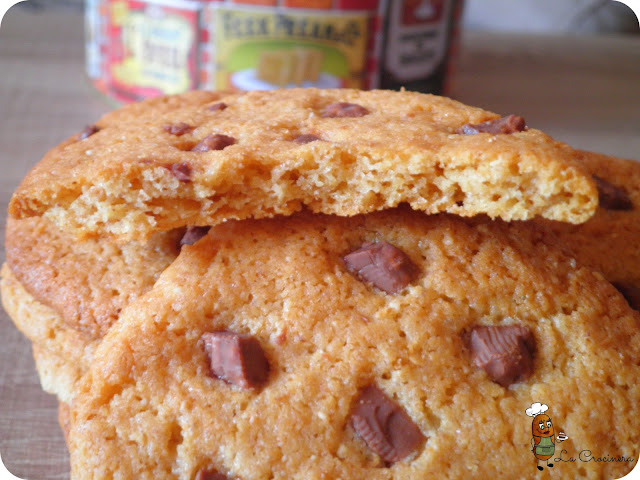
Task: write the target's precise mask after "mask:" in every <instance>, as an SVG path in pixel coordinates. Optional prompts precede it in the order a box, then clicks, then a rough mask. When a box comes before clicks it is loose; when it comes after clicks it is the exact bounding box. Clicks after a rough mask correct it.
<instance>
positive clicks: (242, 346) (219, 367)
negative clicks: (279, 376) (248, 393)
mask: <svg viewBox="0 0 640 480" xmlns="http://www.w3.org/2000/svg"><path fill="white" fill-rule="evenodd" d="M202 338H203V340H204V348H205V351H206V352H207V355H208V356H209V361H210V366H211V373H212V374H213V375H214V376H216V377H218V378H220V379H222V380H224V381H225V382H227V383H231V384H233V385H237V386H239V387H242V388H258V387H260V386H262V385H263V384H264V383H265V382H266V381H267V378H268V376H269V363H268V361H267V357H266V356H265V354H264V351H263V350H262V347H261V346H260V343H259V342H258V341H257V340H256V339H255V338H253V337H251V336H249V335H239V334H237V333H233V332H209V333H205V334H203V335H202Z"/></svg>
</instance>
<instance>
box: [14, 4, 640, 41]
mask: <svg viewBox="0 0 640 480" xmlns="http://www.w3.org/2000/svg"><path fill="white" fill-rule="evenodd" d="M83 5H84V2H83V0H27V1H25V2H22V4H21V8H31V9H36V10H37V9H42V8H67V9H76V10H81V9H82V8H83ZM464 8H465V10H464V14H463V17H462V24H463V28H465V29H468V30H492V31H503V32H509V31H517V32H522V33H524V32H536V33H544V32H547V33H575V34H581V33H582V34H587V33H604V34H607V33H609V34H611V33H624V34H635V35H640V27H639V26H638V19H637V18H636V16H635V15H634V13H633V11H632V10H631V9H630V8H629V7H627V6H626V5H624V4H622V3H620V2H616V1H612V0H517V1H514V0H466V3H465V7H464Z"/></svg>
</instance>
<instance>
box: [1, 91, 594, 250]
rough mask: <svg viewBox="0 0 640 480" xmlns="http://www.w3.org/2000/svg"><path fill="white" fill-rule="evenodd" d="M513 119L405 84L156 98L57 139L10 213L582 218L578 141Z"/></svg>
mask: <svg viewBox="0 0 640 480" xmlns="http://www.w3.org/2000/svg"><path fill="white" fill-rule="evenodd" d="M167 104H170V105H171V108H169V107H167ZM514 117H515V116H509V117H505V118H504V119H501V118H500V117H499V116H498V115H496V114H494V113H491V112H488V111H485V110H482V109H479V108H474V107H469V106H466V105H463V104H461V103H458V102H456V101H453V100H451V99H448V98H443V97H436V96H432V95H425V94H419V93H414V92H392V91H369V92H363V91H357V90H348V89H340V90H316V89H297V90H296V89H291V90H281V91H268V92H249V93H244V94H227V95H225V94H219V93H207V92H195V93H193V92H191V93H186V94H181V95H178V96H174V97H165V98H164V99H161V100H158V99H154V100H151V101H147V102H143V103H141V104H136V105H133V106H127V107H124V108H123V109H121V110H118V111H116V112H114V113H112V114H109V115H107V116H105V117H104V118H102V119H101V120H99V121H98V122H97V123H96V124H95V125H94V126H92V127H91V128H88V129H85V130H84V131H82V132H80V133H79V134H77V135H76V136H74V137H73V138H72V139H69V140H67V141H66V142H64V143H63V144H62V145H60V146H59V147H56V148H54V149H53V150H52V151H51V152H49V153H48V154H47V155H46V156H45V158H44V159H43V160H42V161H41V162H40V163H39V164H38V165H37V166H36V167H35V168H34V169H33V170H32V171H31V172H30V173H29V174H28V175H27V177H26V178H25V179H24V181H23V182H22V184H21V185H20V186H19V188H18V189H17V190H16V192H15V194H14V196H13V198H12V200H11V203H10V213H11V215H13V216H15V217H20V218H22V217H26V216H32V215H44V216H46V217H47V218H49V219H51V220H53V221H54V222H55V223H56V224H57V225H62V226H64V228H65V229H69V230H70V231H73V232H75V233H76V234H79V235H84V236H96V235H111V236H115V237H117V238H119V239H140V238H148V237H149V236H150V235H151V234H152V233H153V232H157V231H167V230H170V229H172V228H176V227H182V226H185V225H214V224H218V223H220V222H222V221H225V220H229V219H242V218H249V217H253V218H261V217H270V216H273V215H276V214H283V215H288V214H291V213H293V212H296V211H298V210H300V209H302V208H303V207H306V208H308V209H309V210H311V211H314V212H320V213H326V214H336V215H342V216H350V215H356V214H361V213H367V212H372V211H375V210H381V209H385V208H389V207H394V206H397V205H399V204H401V203H408V204H410V205H411V206H412V207H413V208H414V209H417V210H422V211H425V212H427V213H438V212H451V213H456V214H459V215H462V216H472V215H476V214H478V213H486V214H488V215H489V216H490V217H492V218H495V217H500V218H503V219H505V220H516V219H528V218H533V217H534V216H536V215H541V216H543V217H546V218H551V219H554V220H559V221H567V222H572V223H580V222H584V221H585V220H587V219H588V218H589V217H590V216H591V215H592V214H593V212H594V211H595V209H596V205H597V198H596V197H597V194H596V188H595V185H594V182H593V181H592V179H591V178H590V177H589V176H588V175H586V174H585V172H583V171H582V170H581V167H580V165H579V164H578V163H577V162H576V159H575V156H576V153H575V152H574V151H573V150H572V149H571V148H569V147H568V146H566V145H564V144H561V143H559V142H556V141H554V140H553V139H551V138H550V137H548V136H547V135H545V134H544V133H542V132H541V131H539V130H536V129H534V128H526V126H525V124H524V121H523V120H522V119H519V120H518V117H515V118H516V120H515V121H514V120H513V119H514Z"/></svg>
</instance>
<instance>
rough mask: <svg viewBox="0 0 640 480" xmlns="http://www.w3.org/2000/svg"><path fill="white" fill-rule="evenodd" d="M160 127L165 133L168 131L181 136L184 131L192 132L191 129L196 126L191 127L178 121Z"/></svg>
mask: <svg viewBox="0 0 640 480" xmlns="http://www.w3.org/2000/svg"><path fill="white" fill-rule="evenodd" d="M162 128H163V129H164V130H165V131H166V132H167V133H170V134H171V135H175V136H176V137H181V136H182V135H184V134H185V133H190V132H192V131H193V129H194V128H196V127H192V126H191V125H189V124H188V123H184V122H180V123H175V124H173V125H165V126H164V127H162Z"/></svg>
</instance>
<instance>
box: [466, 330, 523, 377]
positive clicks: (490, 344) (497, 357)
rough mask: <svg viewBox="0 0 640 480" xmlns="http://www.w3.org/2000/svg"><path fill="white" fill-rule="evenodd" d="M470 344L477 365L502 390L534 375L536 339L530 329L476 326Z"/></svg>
mask: <svg viewBox="0 0 640 480" xmlns="http://www.w3.org/2000/svg"><path fill="white" fill-rule="evenodd" d="M470 343H471V345H470V346H471V351H472V354H473V360H474V362H475V364H476V365H477V366H478V367H481V368H482V369H483V370H484V371H485V372H487V374H488V375H489V376H490V377H491V379H492V380H493V381H494V382H496V383H499V384H500V385H502V386H503V387H508V386H509V385H511V384H512V383H515V382H518V381H521V380H524V379H526V378H527V377H529V375H531V373H532V372H533V352H534V350H535V338H534V337H533V333H531V330H529V328H527V327H522V326H519V325H509V326H499V327H494V326H486V327H476V328H474V329H473V330H472V332H471V338H470Z"/></svg>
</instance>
